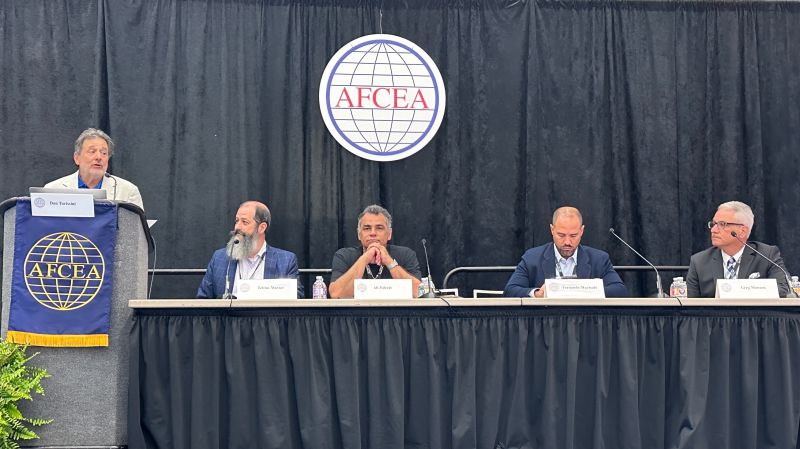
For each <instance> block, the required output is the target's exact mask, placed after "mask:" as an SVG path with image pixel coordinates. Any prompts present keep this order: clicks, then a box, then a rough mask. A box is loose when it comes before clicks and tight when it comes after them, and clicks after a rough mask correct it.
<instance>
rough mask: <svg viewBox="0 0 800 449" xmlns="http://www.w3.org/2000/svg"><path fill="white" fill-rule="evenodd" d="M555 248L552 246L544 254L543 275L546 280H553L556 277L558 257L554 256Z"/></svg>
mask: <svg viewBox="0 0 800 449" xmlns="http://www.w3.org/2000/svg"><path fill="white" fill-rule="evenodd" d="M554 252H555V246H554V245H552V244H551V245H550V246H548V247H547V248H545V249H544V254H542V267H541V268H542V274H544V278H545V279H553V278H554V277H556V256H555V254H554ZM543 281H544V280H543Z"/></svg>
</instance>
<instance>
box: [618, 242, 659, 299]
mask: <svg viewBox="0 0 800 449" xmlns="http://www.w3.org/2000/svg"><path fill="white" fill-rule="evenodd" d="M608 232H610V233H611V235H613V236H614V237H616V238H617V239H618V240H619V241H620V242H622V243H624V244H625V246H627V247H628V248H630V249H631V251H633V252H634V253H635V254H636V255H637V256H639V257H640V258H641V259H642V260H643V261H645V262H647V265H650V267H652V268H653V270H654V271H655V272H656V288H657V289H658V297H659V298H664V297H665V296H664V290H662V289H661V275H660V274H658V268H656V266H655V265H653V264H652V263H650V261H649V260H647V259H645V257H644V256H643V255H641V254H639V251H636V250H635V249H633V247H632V246H631V245H628V242H626V241H625V240H622V237H620V236H618V235H617V233H616V232H614V228H609V229H608Z"/></svg>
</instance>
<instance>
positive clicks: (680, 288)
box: [669, 277, 687, 299]
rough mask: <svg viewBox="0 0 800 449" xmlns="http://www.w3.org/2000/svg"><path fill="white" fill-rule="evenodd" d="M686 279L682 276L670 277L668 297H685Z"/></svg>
mask: <svg viewBox="0 0 800 449" xmlns="http://www.w3.org/2000/svg"><path fill="white" fill-rule="evenodd" d="M686 295H687V292H686V281H684V280H683V278H682V277H676V278H672V284H671V285H670V286H669V296H670V298H678V299H686Z"/></svg>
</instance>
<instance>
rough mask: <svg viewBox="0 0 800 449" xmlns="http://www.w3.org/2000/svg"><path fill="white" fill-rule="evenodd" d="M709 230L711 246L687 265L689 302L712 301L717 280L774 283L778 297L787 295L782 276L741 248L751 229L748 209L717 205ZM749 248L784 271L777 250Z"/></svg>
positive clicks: (736, 203) (731, 204)
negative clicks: (769, 281)
mask: <svg viewBox="0 0 800 449" xmlns="http://www.w3.org/2000/svg"><path fill="white" fill-rule="evenodd" d="M708 229H710V230H711V245H713V246H711V248H708V249H706V250H703V251H700V252H699V253H697V254H695V255H693V256H692V259H691V261H690V262H689V274H688V275H687V277H686V287H687V294H688V296H689V297H690V298H713V297H714V293H715V291H716V286H717V279H748V278H750V279H752V278H773V279H777V281H778V291H779V292H780V295H781V296H782V297H783V296H785V295H786V293H787V292H788V291H789V286H788V284H787V283H786V276H784V274H783V272H782V271H781V270H780V269H779V268H778V267H776V266H775V265H773V264H771V263H769V261H767V260H765V259H764V258H763V257H761V256H759V255H758V254H756V252H755V251H753V250H752V249H750V248H747V247H746V246H745V244H744V242H746V241H747V239H748V237H750V231H751V230H752V229H753V211H752V210H751V209H750V206H748V205H747V204H744V203H742V202H739V201H729V202H727V203H722V204H720V205H719V207H718V208H717V213H715V214H714V218H713V219H712V220H711V221H709V222H708ZM750 246H753V247H755V248H756V249H757V250H758V251H760V252H761V253H762V254H764V255H765V256H767V257H768V258H770V259H771V260H772V261H773V262H775V263H776V264H778V265H780V266H781V267H783V268H784V269H785V267H784V265H783V258H781V252H780V250H779V249H778V247H777V246H772V245H766V244H764V243H759V242H750Z"/></svg>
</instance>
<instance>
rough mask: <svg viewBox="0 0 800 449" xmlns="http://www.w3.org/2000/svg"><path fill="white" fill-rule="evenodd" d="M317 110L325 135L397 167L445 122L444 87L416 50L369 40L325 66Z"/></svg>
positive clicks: (378, 37) (396, 41) (391, 40)
mask: <svg viewBox="0 0 800 449" xmlns="http://www.w3.org/2000/svg"><path fill="white" fill-rule="evenodd" d="M319 107H320V111H321V112H322V118H323V119H324V120H325V125H326V126H327V127H328V130H329V131H330V133H331V134H332V135H333V137H334V138H336V140H337V141H338V142H339V143H340V144H341V145H342V146H343V147H345V148H346V149H347V150H348V151H350V152H351V153H353V154H355V155H356V156H359V157H363V158H365V159H370V160H373V161H396V160H398V159H403V158H406V157H408V156H411V155H412V154H414V153H416V152H417V151H419V150H421V149H422V148H423V147H424V146H425V145H427V144H428V142H430V140H431V139H432V138H433V136H434V135H436V131H437V130H438V129H439V125H441V123H442V117H443V116H444V108H445V90H444V83H443V82H442V75H441V74H440V73H439V69H438V68H437V67H436V64H434V63H433V60H431V58H430V56H428V54H427V53H425V51H424V50H422V49H421V48H419V47H417V46H416V44H414V43H413V42H411V41H408V40H406V39H403V38H401V37H398V36H393V35H390V34H371V35H369V36H362V37H360V38H358V39H355V40H353V41H351V42H350V43H348V44H347V45H345V46H344V47H342V48H341V49H339V51H338V52H336V54H335V55H333V58H331V60H330V61H329V62H328V66H327V67H325V72H323V74H322V80H321V81H320V86H319Z"/></svg>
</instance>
